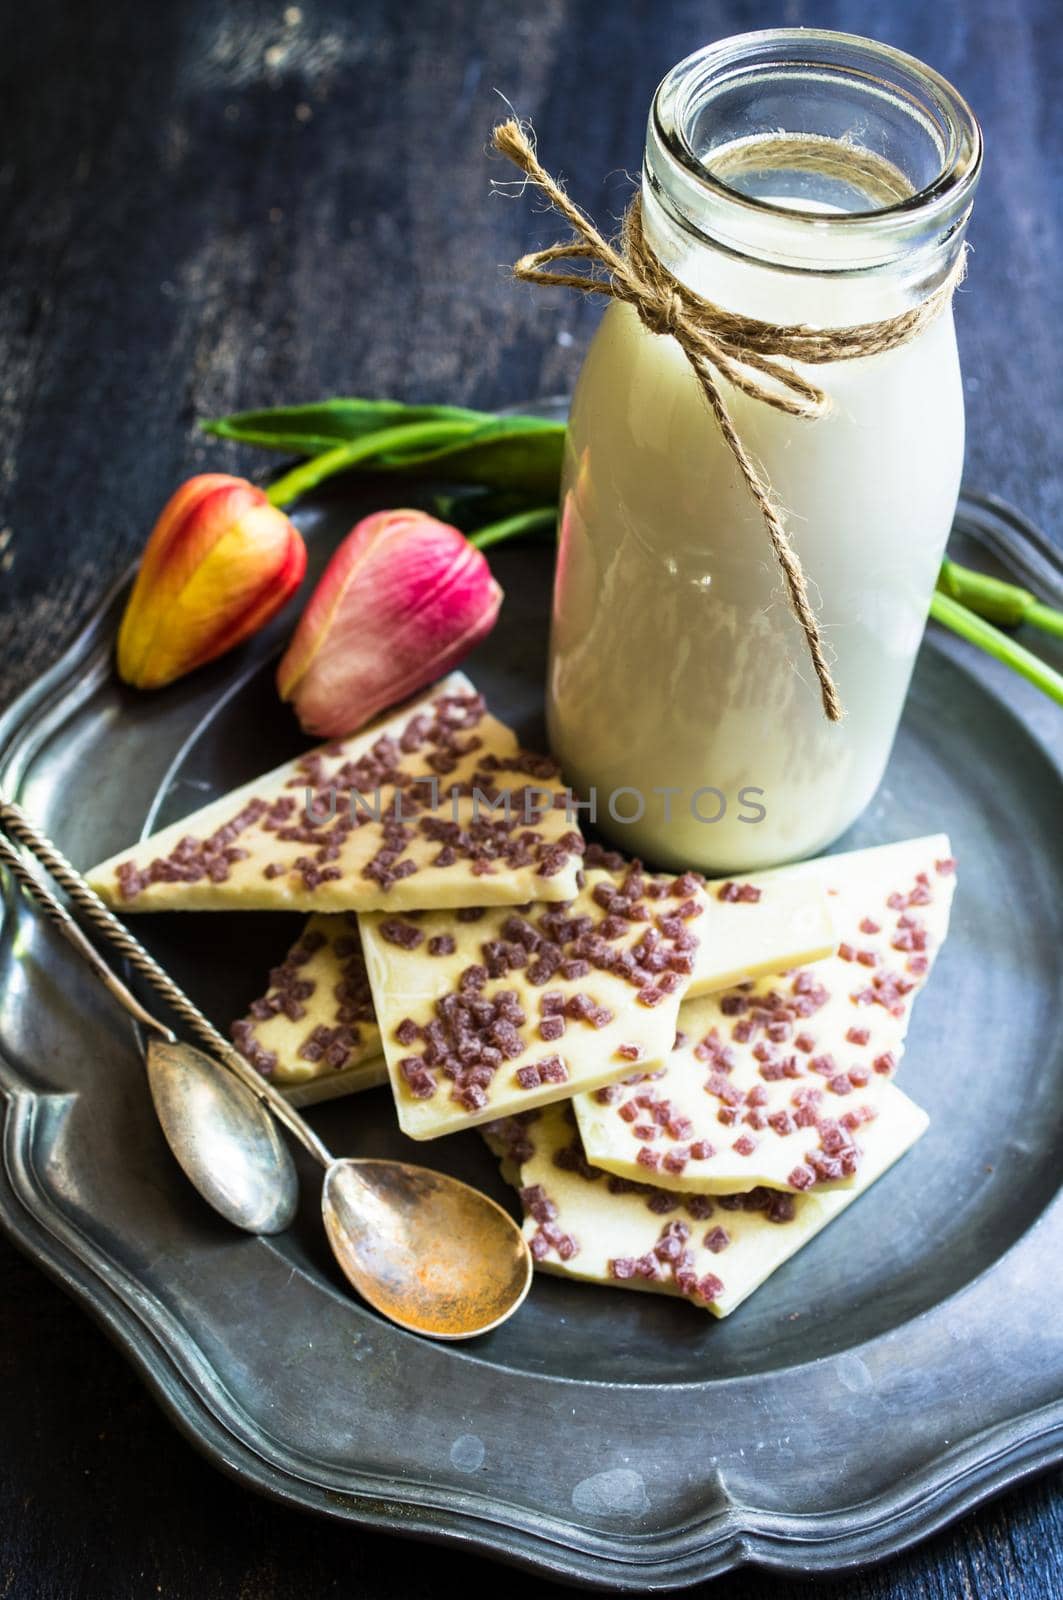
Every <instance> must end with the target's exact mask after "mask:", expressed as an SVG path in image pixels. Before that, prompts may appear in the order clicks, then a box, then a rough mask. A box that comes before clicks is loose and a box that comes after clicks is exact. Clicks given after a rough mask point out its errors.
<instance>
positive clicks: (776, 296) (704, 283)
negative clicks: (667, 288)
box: [642, 170, 967, 328]
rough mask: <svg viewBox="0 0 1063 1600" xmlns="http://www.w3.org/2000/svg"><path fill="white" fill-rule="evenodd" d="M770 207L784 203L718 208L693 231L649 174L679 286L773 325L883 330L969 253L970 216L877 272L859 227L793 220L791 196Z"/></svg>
mask: <svg viewBox="0 0 1063 1600" xmlns="http://www.w3.org/2000/svg"><path fill="white" fill-rule="evenodd" d="M769 198H771V199H772V200H773V201H775V202H776V204H775V206H774V207H773V209H772V211H771V212H770V213H760V212H757V211H755V210H752V209H751V208H749V207H738V206H736V207H733V208H730V210H729V209H728V207H727V204H726V202H723V203H722V204H721V203H717V204H716V205H715V206H713V207H707V208H706V210H707V212H709V213H710V214H708V215H706V216H705V217H704V218H703V219H702V225H701V226H700V227H694V226H692V225H691V221H690V219H689V218H688V217H682V216H680V215H679V214H678V213H677V211H676V209H675V207H674V206H672V205H670V204H669V201H668V196H667V195H666V194H665V193H663V192H662V190H661V188H660V186H659V185H656V184H654V182H653V178H652V175H651V173H650V172H649V171H648V170H644V173H643V181H642V222H643V229H644V232H645V236H646V240H647V243H648V244H649V245H650V247H651V249H652V250H653V252H654V254H655V255H656V256H657V258H658V260H659V261H660V262H661V263H662V265H664V266H665V267H666V268H667V269H668V271H669V272H670V273H671V274H672V275H673V277H675V278H678V279H679V281H680V282H681V283H683V284H685V285H686V287H687V288H689V289H691V290H693V292H694V293H695V294H698V295H700V296H701V297H702V298H703V299H706V300H711V301H712V302H713V303H714V304H716V305H720V306H723V307H724V308H725V309H726V310H728V311H733V312H736V313H738V314H740V315H743V316H748V317H756V318H757V319H758V320H760V321H764V322H778V323H783V324H793V323H807V324H809V325H810V326H812V327H820V328H841V327H848V326H851V325H855V324H859V323H868V322H879V321H883V320H885V319H886V318H887V317H895V316H899V315H900V314H901V313H902V312H904V311H907V310H910V309H911V308H912V307H913V306H916V305H918V304H920V302H921V301H923V300H925V299H926V298H927V296H928V295H930V294H931V293H932V292H933V291H934V290H935V289H936V288H937V287H938V286H939V285H940V284H941V283H942V282H943V281H944V280H945V278H946V277H947V276H948V275H949V273H950V272H951V271H952V270H953V268H954V267H955V265H956V261H957V258H958V255H959V252H960V250H961V249H962V246H963V239H964V233H965V231H966V221H967V218H966V216H965V217H964V218H963V219H962V221H961V222H960V224H959V225H954V226H953V227H952V228H950V229H949V230H948V232H947V233H946V234H945V235H944V236H940V237H933V238H931V239H923V240H920V241H916V242H914V243H912V244H911V245H909V247H908V248H905V249H902V250H899V251H898V252H896V253H895V254H894V255H893V256H892V258H891V259H889V260H887V261H879V262H877V263H874V264H871V265H869V264H868V263H867V261H866V259H865V258H866V254H867V250H866V244H865V242H864V241H863V240H862V239H861V237H860V234H859V230H858V227H851V228H849V229H846V230H844V231H839V230H837V229H832V228H829V227H823V226H822V225H817V221H816V218H815V216H810V215H809V214H808V212H807V210H803V211H802V212H801V213H797V212H794V213H793V214H792V216H791V217H790V218H786V217H785V216H784V215H780V212H781V211H783V210H784V209H785V204H786V200H785V196H782V195H779V196H771V197H769ZM803 204H804V206H805V207H806V208H807V207H808V206H809V201H808V200H807V199H806V200H805V201H804V202H803ZM830 214H831V213H830V212H828V211H827V210H826V209H824V212H823V215H824V216H827V215H830Z"/></svg>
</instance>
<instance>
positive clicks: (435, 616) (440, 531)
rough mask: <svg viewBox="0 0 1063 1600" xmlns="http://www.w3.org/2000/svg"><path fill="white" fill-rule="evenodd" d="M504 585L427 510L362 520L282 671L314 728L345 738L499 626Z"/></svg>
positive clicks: (288, 693) (287, 694) (286, 692)
mask: <svg viewBox="0 0 1063 1600" xmlns="http://www.w3.org/2000/svg"><path fill="white" fill-rule="evenodd" d="M501 603H502V590H501V589H500V588H499V586H498V584H497V583H496V582H495V580H494V578H493V577H492V576H491V569H490V567H489V566H488V565H487V561H486V559H485V558H484V556H483V555H482V554H481V552H480V551H479V550H476V549H474V547H473V546H472V545H470V544H469V542H468V540H467V539H466V538H465V536H464V534H462V533H461V532H459V530H458V529H457V528H452V527H450V526H449V524H447V523H444V522H439V521H437V520H436V518H434V517H430V516H427V515H426V514H425V513H424V512H421V511H384V512H378V513H377V514H375V515H374V516H371V517H366V518H364V519H363V521H361V522H360V523H358V524H357V526H356V527H355V528H353V529H352V531H351V532H350V533H349V534H348V536H347V538H346V539H345V540H344V541H343V543H342V544H341V545H340V547H339V549H338V550H337V551H336V553H335V555H334V556H333V558H332V560H331V561H330V562H329V564H328V566H327V568H326V569H325V572H324V574H323V575H322V578H321V581H320V583H319V584H318V586H317V589H316V590H315V591H314V594H313V596H312V597H311V599H310V603H309V604H308V606H307V608H306V610H305V611H304V613H303V616H302V618H301V620H300V623H299V626H298V628H297V629H296V633H295V637H294V638H293V640H292V642H291V644H290V646H289V648H288V651H287V653H286V654H285V656H284V659H283V660H282V661H281V664H280V667H279V668H278V672H277V684H278V688H279V690H280V693H281V696H282V698H283V699H285V700H291V701H292V702H293V704H294V706H295V711H296V714H297V716H298V718H299V721H300V723H301V725H302V727H303V728H304V729H305V730H306V731H307V732H308V733H314V734H318V735H321V736H323V737H326V738H335V737H337V736H339V735H341V734H344V733H349V732H350V731H351V730H352V729H353V728H357V727H360V726H361V725H362V724H363V723H365V722H367V721H368V720H369V719H370V718H371V717H373V716H375V715H376V713H377V712H378V711H382V710H383V709H384V707H385V706H389V705H393V704H394V703H395V702H397V701H399V700H402V699H404V698H405V697H406V696H407V695H410V694H412V693H413V692H414V691H415V690H417V689H419V688H421V687H422V686H423V685H424V684H426V683H429V682H431V681H432V679H434V678H437V677H439V676H441V675H442V674H443V673H445V672H448V671H449V670H450V669H451V667H453V666H455V665H456V664H457V662H458V661H460V660H461V659H462V658H463V657H464V656H465V655H467V654H468V652H469V651H470V650H471V649H472V648H473V646H474V645H476V644H477V643H478V642H479V641H480V639H482V638H483V637H484V636H485V635H486V634H487V633H489V632H490V630H491V628H492V627H493V626H494V623H495V619H496V618H497V616H498V610H499V607H500V605H501Z"/></svg>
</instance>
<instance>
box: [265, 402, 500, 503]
mask: <svg viewBox="0 0 1063 1600" xmlns="http://www.w3.org/2000/svg"><path fill="white" fill-rule="evenodd" d="M473 426H474V425H473V424H471V423H466V422H417V423H413V424H411V423H400V424H399V425H398V426H397V427H394V428H379V429H377V431H376V432H375V433H370V434H368V435H367V436H366V437H364V438H361V439H352V440H351V441H350V443H349V444H338V445H337V446H336V447H335V449H334V450H326V451H324V452H323V453H322V454H321V455H319V456H312V457H311V459H310V460H309V461H302V462H300V464H299V465H298V466H297V467H293V468H292V470H291V472H286V473H285V474H284V476H283V477H282V478H278V479H277V480H276V482H275V483H271V484H270V486H269V488H268V489H267V490H266V498H267V499H268V500H269V501H270V503H271V505H275V506H290V505H291V504H292V501H293V500H298V498H299V496H300V495H301V494H306V493H307V491H308V490H310V489H316V488H317V486H318V484H319V483H323V482H324V481H325V479H326V478H331V477H333V476H334V475H335V474H336V473H337V472H343V471H345V470H346V469H347V468H348V467H355V466H358V465H359V463H360V462H363V461H371V460H372V459H373V458H374V456H382V455H388V454H389V453H391V452H392V451H398V450H413V449H418V448H419V447H421V446H422V445H440V444H449V443H450V442H451V441H452V440H454V439H459V438H463V437H464V436H465V435H467V434H469V433H471V432H472V431H473Z"/></svg>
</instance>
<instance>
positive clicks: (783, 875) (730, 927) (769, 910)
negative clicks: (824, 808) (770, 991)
mask: <svg viewBox="0 0 1063 1600" xmlns="http://www.w3.org/2000/svg"><path fill="white" fill-rule="evenodd" d="M732 888H733V889H734V890H738V891H740V892H746V891H753V892H755V893H756V895H757V899H756V900H750V899H728V898H721V895H722V894H723V895H726V894H727V893H728V892H730V890H731V889H732ZM705 889H706V893H707V894H708V896H709V903H710V914H709V916H707V917H706V919H705V921H704V923H703V924H702V926H701V929H700V931H699V935H698V938H699V943H698V948H697V951H696V952H695V955H694V976H693V977H692V978H691V980H690V988H689V989H688V990H687V999H688V1000H694V999H697V998H698V997H699V996H700V995H703V994H715V993H716V992H717V991H718V990H720V989H729V988H731V986H732V985H733V984H736V983H741V982H742V981H743V980H744V979H746V978H759V977H760V976H761V975H762V974H764V973H769V972H784V971H785V970H786V969H787V968H788V967H803V966H806V965H807V964H808V963H809V962H810V961H822V960H823V959H824V957H825V956H830V955H833V954H834V951H835V950H836V949H837V946H838V940H837V935H836V932H835V928H834V920H833V917H832V914H831V906H830V901H829V899H828V896H827V894H826V891H825V890H824V889H823V887H822V885H821V884H820V883H819V882H818V880H817V879H816V877H815V875H814V874H809V873H808V871H807V870H806V868H805V866H804V864H802V865H800V866H798V867H781V868H779V869H778V870H776V871H773V872H754V873H749V874H747V875H746V876H744V877H743V878H742V879H741V880H732V879H723V878H721V879H716V880H715V881H713V882H710V883H707V884H706V885H705Z"/></svg>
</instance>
